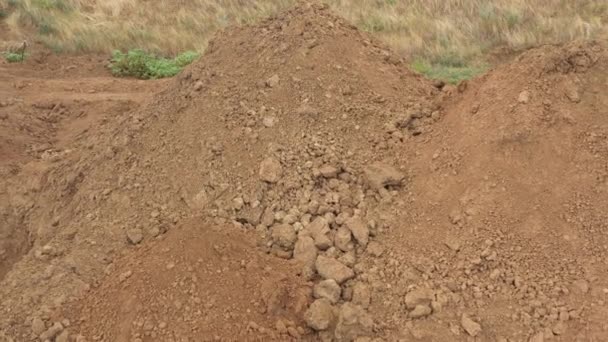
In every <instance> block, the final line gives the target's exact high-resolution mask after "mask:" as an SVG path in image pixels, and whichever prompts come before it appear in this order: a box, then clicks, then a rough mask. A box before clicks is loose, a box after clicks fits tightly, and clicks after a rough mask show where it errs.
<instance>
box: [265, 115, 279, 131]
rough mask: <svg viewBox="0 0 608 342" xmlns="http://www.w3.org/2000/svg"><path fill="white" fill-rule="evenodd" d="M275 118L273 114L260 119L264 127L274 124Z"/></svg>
mask: <svg viewBox="0 0 608 342" xmlns="http://www.w3.org/2000/svg"><path fill="white" fill-rule="evenodd" d="M276 121H277V120H276V118H275V117H273V116H266V117H264V119H262V124H263V125H264V127H266V128H271V127H274V125H275V124H276Z"/></svg>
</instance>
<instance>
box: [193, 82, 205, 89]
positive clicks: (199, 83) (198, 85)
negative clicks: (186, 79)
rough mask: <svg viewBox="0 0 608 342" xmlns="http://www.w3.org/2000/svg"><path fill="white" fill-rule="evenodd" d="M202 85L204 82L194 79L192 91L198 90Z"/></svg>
mask: <svg viewBox="0 0 608 342" xmlns="http://www.w3.org/2000/svg"><path fill="white" fill-rule="evenodd" d="M204 86H205V84H204V83H203V82H201V81H196V83H194V91H200V90H201V89H203V87H204Z"/></svg>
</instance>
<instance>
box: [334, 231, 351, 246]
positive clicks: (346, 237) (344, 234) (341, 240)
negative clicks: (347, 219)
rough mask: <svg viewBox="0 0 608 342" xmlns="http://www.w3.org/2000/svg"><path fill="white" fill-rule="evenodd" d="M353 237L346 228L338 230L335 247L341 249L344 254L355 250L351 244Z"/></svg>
mask: <svg viewBox="0 0 608 342" xmlns="http://www.w3.org/2000/svg"><path fill="white" fill-rule="evenodd" d="M351 240H352V235H351V233H350V230H349V229H348V228H346V227H344V226H342V227H340V228H338V230H337V231H336V234H335V235H334V246H336V247H337V248H339V249H340V250H341V251H343V252H348V251H350V250H351V249H353V244H352V243H351Z"/></svg>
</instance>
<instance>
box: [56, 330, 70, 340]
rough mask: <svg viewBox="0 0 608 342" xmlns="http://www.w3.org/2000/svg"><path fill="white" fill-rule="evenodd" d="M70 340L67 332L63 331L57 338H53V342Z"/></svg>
mask: <svg viewBox="0 0 608 342" xmlns="http://www.w3.org/2000/svg"><path fill="white" fill-rule="evenodd" d="M69 340H70V333H69V332H68V331H67V330H64V331H62V332H61V334H59V336H57V337H55V342H68V341H69Z"/></svg>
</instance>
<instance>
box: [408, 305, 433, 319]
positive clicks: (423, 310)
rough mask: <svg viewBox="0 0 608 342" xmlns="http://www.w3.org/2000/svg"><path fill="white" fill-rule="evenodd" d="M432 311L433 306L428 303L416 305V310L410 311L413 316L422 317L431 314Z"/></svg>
mask: <svg viewBox="0 0 608 342" xmlns="http://www.w3.org/2000/svg"><path fill="white" fill-rule="evenodd" d="M431 312H432V310H431V308H430V307H429V306H428V305H416V307H415V308H414V310H412V311H411V312H410V317H411V318H414V319H416V318H422V317H426V316H428V315H430V314H431Z"/></svg>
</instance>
